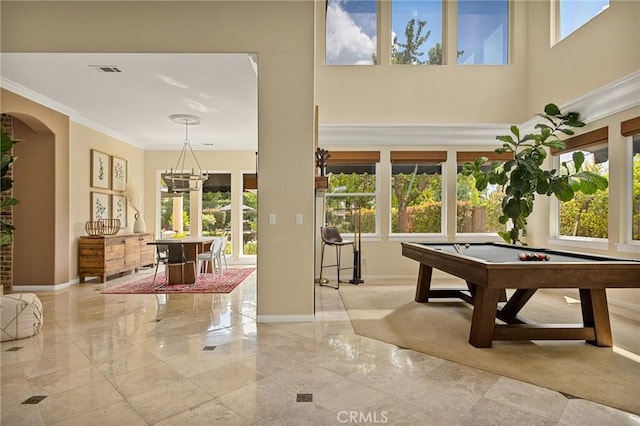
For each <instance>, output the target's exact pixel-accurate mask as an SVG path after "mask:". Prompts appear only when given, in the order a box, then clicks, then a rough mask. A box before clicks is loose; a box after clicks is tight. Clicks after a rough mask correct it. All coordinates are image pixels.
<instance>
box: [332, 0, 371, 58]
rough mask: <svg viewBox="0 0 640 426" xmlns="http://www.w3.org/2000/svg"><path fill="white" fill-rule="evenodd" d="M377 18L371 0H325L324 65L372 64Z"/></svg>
mask: <svg viewBox="0 0 640 426" xmlns="http://www.w3.org/2000/svg"><path fill="white" fill-rule="evenodd" d="M377 21H378V19H377V6H376V1H375V0H328V3H327V41H326V50H327V52H326V58H325V61H326V63H327V65H372V64H373V57H374V55H375V53H376V44H377Z"/></svg>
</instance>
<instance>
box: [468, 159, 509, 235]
mask: <svg viewBox="0 0 640 426" xmlns="http://www.w3.org/2000/svg"><path fill="white" fill-rule="evenodd" d="M456 156H457V158H456V161H457V164H458V168H457V170H458V174H457V177H456V200H457V201H456V223H457V224H456V232H457V233H462V234H466V233H480V234H484V233H497V232H498V231H504V230H506V225H504V224H501V223H500V222H499V220H498V218H499V217H500V216H501V215H502V198H503V197H504V193H503V192H502V188H500V186H498V185H492V184H489V185H488V186H487V188H486V189H484V190H483V191H478V190H477V189H476V180H475V178H474V177H473V176H464V175H462V173H461V171H462V167H463V165H464V163H466V162H467V161H470V162H473V161H474V160H475V159H476V158H478V157H487V158H488V159H489V161H493V160H506V159H509V158H511V153H505V154H497V153H495V152H493V151H491V152H458V153H456ZM485 167H486V168H487V169H489V168H490V162H489V163H487V164H486V165H485Z"/></svg>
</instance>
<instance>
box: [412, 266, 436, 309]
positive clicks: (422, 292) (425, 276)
mask: <svg viewBox="0 0 640 426" xmlns="http://www.w3.org/2000/svg"><path fill="white" fill-rule="evenodd" d="M432 273H433V268H432V267H431V266H427V265H424V264H422V263H421V264H420V270H419V272H418V284H417V285H416V302H420V303H424V302H428V301H429V290H430V289H431V274H432Z"/></svg>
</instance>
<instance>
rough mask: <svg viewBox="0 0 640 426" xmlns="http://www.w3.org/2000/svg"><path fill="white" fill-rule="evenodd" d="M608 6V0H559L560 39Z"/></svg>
mask: <svg viewBox="0 0 640 426" xmlns="http://www.w3.org/2000/svg"><path fill="white" fill-rule="evenodd" d="M608 7H609V0H560V11H559V12H560V40H562V39H563V38H565V37H567V36H568V35H569V34H571V33H572V32H574V31H575V30H577V29H578V28H580V27H581V26H583V25H584V24H586V23H587V22H589V21H590V20H591V19H592V18H593V17H595V16H596V15H598V14H599V13H600V12H602V11H604V10H605V9H607V8H608Z"/></svg>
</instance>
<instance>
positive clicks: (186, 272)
mask: <svg viewBox="0 0 640 426" xmlns="http://www.w3.org/2000/svg"><path fill="white" fill-rule="evenodd" d="M213 240H214V237H184V238H166V239H159V240H155V241H150V242H148V243H147V244H150V245H156V246H159V245H166V246H167V247H168V249H169V251H170V252H171V251H173V250H182V251H183V253H184V258H185V260H186V261H187V262H191V261H193V263H194V265H195V267H194V268H185V267H184V266H185V265H175V264H174V265H167V268H166V271H165V273H166V274H167V282H168V283H169V284H193V283H195V282H196V281H197V279H198V269H199V268H198V255H199V254H200V253H204V252H206V251H207V250H209V249H210V247H211V243H212V242H213Z"/></svg>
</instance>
